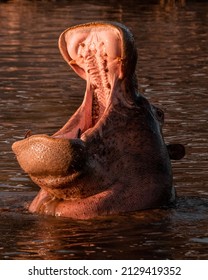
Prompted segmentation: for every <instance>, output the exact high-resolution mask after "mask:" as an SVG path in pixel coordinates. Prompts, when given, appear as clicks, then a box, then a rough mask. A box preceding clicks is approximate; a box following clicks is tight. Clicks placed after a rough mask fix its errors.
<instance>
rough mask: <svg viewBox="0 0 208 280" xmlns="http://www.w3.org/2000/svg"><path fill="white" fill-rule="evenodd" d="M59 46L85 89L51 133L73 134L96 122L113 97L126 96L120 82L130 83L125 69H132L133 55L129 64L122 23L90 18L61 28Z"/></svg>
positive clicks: (130, 47)
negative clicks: (69, 115)
mask: <svg viewBox="0 0 208 280" xmlns="http://www.w3.org/2000/svg"><path fill="white" fill-rule="evenodd" d="M126 41H127V44H126ZM59 49H60V52H61V54H62V56H63V58H64V59H65V60H66V62H67V63H68V64H69V65H70V67H71V68H72V69H73V70H74V71H75V72H76V73H77V74H78V75H79V76H80V77H81V78H83V79H85V80H86V92H85V96H84V100H83V103H82V105H81V106H80V108H79V109H78V110H77V112H76V113H75V114H74V115H73V116H72V118H71V119H70V120H69V121H68V122H67V123H66V124H65V125H64V127H63V128H62V129H60V130H59V131H58V132H57V133H55V134H54V135H53V136H54V137H63V138H76V137H80V136H81V135H82V134H83V133H84V132H85V131H87V130H88V129H90V128H92V127H94V126H95V125H96V124H97V123H99V122H100V120H101V119H102V118H103V116H104V115H105V113H106V111H107V109H108V107H109V106H110V104H112V103H114V102H115V99H124V96H126V93H125V91H126V88H125V86H123V89H121V85H122V83H124V84H125V83H126V84H128V85H129V84H131V79H132V77H129V73H131V71H132V69H133V72H134V64H135V59H133V61H131V65H130V64H129V61H128V57H129V55H127V54H126V53H131V55H132V53H135V48H134V43H133V40H132V38H131V33H129V31H128V30H127V29H126V28H125V27H124V26H122V25H120V24H116V23H113V24H112V23H101V22H94V23H88V24H83V25H78V26H74V27H71V28H69V29H67V30H65V31H64V32H63V33H62V34H61V36H60V38H59ZM131 55H130V56H131ZM133 58H134V57H133ZM129 65H130V67H129ZM119 95H120V96H119ZM122 95H123V96H122ZM74 120H76V121H74ZM75 123H76V125H74V124H75Z"/></svg>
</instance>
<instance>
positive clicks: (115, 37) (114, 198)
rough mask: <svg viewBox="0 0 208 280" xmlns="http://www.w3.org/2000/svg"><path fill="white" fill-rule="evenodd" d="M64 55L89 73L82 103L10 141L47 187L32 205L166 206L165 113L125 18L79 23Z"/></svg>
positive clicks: (170, 152)
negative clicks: (152, 93) (148, 87)
mask: <svg viewBox="0 0 208 280" xmlns="http://www.w3.org/2000/svg"><path fill="white" fill-rule="evenodd" d="M59 48H60V51H61V54H62V56H63V58H64V59H65V60H66V62H67V63H68V64H69V65H70V66H71V68H72V69H73V70H74V71H75V72H76V73H77V74H78V75H79V76H80V77H81V78H83V79H85V80H86V92H85V96H84V100H83V102H82V104H81V106H80V107H79V108H78V109H77V111H76V112H75V113H74V115H73V116H72V117H71V118H70V119H69V120H68V122H67V123H66V124H65V125H64V126H63V127H62V128H61V129H60V130H59V131H58V132H56V133H55V134H54V135H52V136H47V135H31V133H30V132H28V133H27V135H26V138H25V139H23V140H21V141H18V142H15V143H14V144H13V146H12V149H13V151H14V153H15V154H16V157H17V160H18V162H19V164H20V166H21V167H22V169H23V170H24V171H25V172H26V173H28V174H29V176H30V177H31V179H32V180H33V181H34V182H35V183H36V184H37V185H38V186H39V187H40V188H41V190H40V192H39V193H38V195H37V196H36V197H35V199H34V200H33V202H32V203H31V204H30V207H29V211H31V212H36V213H41V214H48V215H54V216H64V217H69V218H74V219H89V218H94V217H97V216H100V215H111V214H118V213H122V212H129V211H137V210H142V209H149V208H156V207H162V206H167V205H169V204H170V203H173V202H174V201H175V190H174V187H173V182H172V169H171V162H170V159H171V158H172V159H181V158H182V157H183V156H184V154H185V150H184V147H183V145H180V144H169V145H166V144H165V142H164V139H163V135H162V126H163V123H164V113H163V111H162V110H161V109H159V108H157V107H155V106H153V105H151V104H150V103H149V101H148V100H147V99H146V98H145V97H144V96H143V95H141V94H140V93H139V92H138V88H137V79H136V73H135V69H136V63H137V50H136V46H135V42H134V38H133V35H132V34H131V32H130V31H129V29H127V28H126V27H125V26H124V25H122V24H120V23H112V22H94V23H87V24H82V25H78V26H73V27H71V28H69V29H67V30H65V31H64V32H63V33H62V34H61V36H60V39H59Z"/></svg>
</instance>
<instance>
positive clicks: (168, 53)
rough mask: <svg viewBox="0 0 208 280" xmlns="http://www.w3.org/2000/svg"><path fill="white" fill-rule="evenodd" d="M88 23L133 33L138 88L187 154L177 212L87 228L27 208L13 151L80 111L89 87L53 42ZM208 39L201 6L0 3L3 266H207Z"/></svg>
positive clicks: (207, 11) (29, 190)
mask: <svg viewBox="0 0 208 280" xmlns="http://www.w3.org/2000/svg"><path fill="white" fill-rule="evenodd" d="M125 2H126V3H125ZM147 2H148V4H147ZM168 2H169V4H168ZM136 3H137V4H136ZM174 3H175V4H174ZM112 7H113V8H112ZM81 11H85V12H84V13H82V12H81ZM94 20H114V21H121V22H123V23H125V24H126V25H127V26H128V27H130V28H131V29H132V31H133V33H134V34H135V38H136V41H137V46H138V52H139V62H138V67H137V70H138V79H139V83H140V90H141V91H142V92H144V94H145V96H146V97H148V98H149V100H151V102H152V103H154V104H155V105H159V107H161V108H162V109H163V110H164V111H165V116H166V118H165V121H166V123H165V127H164V136H165V139H166V142H168V143H182V144H184V145H185V147H186V156H185V158H184V159H183V160H181V161H178V162H173V171H174V184H175V186H176V188H177V193H178V196H179V199H178V202H177V207H176V208H174V209H166V210H164V209H163V210H150V211H141V212H136V213H131V214H125V215H119V216H112V217H108V218H98V219H94V220H90V221H73V220H70V219H64V218H54V217H46V216H38V215H32V214H30V213H28V212H27V210H25V206H26V205H27V203H28V202H29V201H31V200H32V199H33V197H34V196H35V194H36V193H37V191H38V187H37V186H35V185H34V184H33V183H32V182H31V181H30V179H29V178H28V177H27V176H26V175H25V174H24V173H23V172H22V171H21V169H20V167H19V165H18V163H17V162H16V160H15V158H14V155H13V153H12V151H11V144H12V143H13V142H14V141H16V140H18V139H21V138H23V136H24V134H25V132H26V131H27V130H28V129H31V130H32V132H33V134H36V133H47V134H52V133H54V132H55V131H57V130H58V128H60V127H61V126H62V125H63V124H64V123H65V122H66V120H67V119H68V118H69V117H70V115H72V113H73V112H74V111H75V109H76V108H77V107H78V106H79V104H80V103H81V101H82V97H83V93H84V88H85V83H84V82H83V81H81V80H80V79H79V78H78V76H76V74H74V73H73V72H72V71H71V70H70V69H69V67H68V66H67V65H66V63H65V62H64V61H63V59H62V58H61V56H60V54H59V50H58V48H57V39H58V36H59V34H60V33H61V32H62V31H63V30H64V29H66V28H67V27H69V26H71V25H75V24H79V23H84V22H88V21H94ZM207 33H208V3H207V1H185V0H184V1H162V0H161V1H159V0H158V1H156V0H155V1H138V0H137V1H131V0H129V1H108V2H106V1H99V3H98V2H97V1H88V3H87V4H86V3H85V1H0V100H1V101H0V157H1V161H0V233H1V234H0V259H207V258H208V223H207V221H208V161H207V159H208V144H207V138H208V137H207V136H208V126H207V116H208V109H207V108H208V97H207V88H208V78H207V73H208V71H207V70H208V69H207V68H208V49H207V38H208V34H207Z"/></svg>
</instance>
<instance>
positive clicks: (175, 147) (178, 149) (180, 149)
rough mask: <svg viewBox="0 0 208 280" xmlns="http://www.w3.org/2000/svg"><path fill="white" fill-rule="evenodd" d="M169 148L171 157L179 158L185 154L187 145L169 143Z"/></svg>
mask: <svg viewBox="0 0 208 280" xmlns="http://www.w3.org/2000/svg"><path fill="white" fill-rule="evenodd" d="M167 149H168V153H169V156H170V158H171V159H175V160H179V159H182V158H183V157H184V156H185V147H184V146H183V145H182V144H169V145H167Z"/></svg>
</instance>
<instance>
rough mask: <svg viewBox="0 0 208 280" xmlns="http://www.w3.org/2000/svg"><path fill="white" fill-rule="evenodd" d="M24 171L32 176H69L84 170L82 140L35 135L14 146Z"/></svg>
mask: <svg viewBox="0 0 208 280" xmlns="http://www.w3.org/2000/svg"><path fill="white" fill-rule="evenodd" d="M12 150H13V152H14V153H15V155H16V157H17V160H18V162H19V164H20V166H21V167H22V169H23V170H24V171H25V172H26V173H28V174H29V175H31V176H42V177H44V176H48V175H51V176H67V175H69V174H73V173H74V172H77V171H79V170H81V169H82V167H83V165H84V164H85V158H86V151H85V150H86V149H85V145H84V142H83V141H82V140H80V139H59V138H53V137H50V136H47V135H44V134H43V135H42V134H41V135H34V136H30V137H28V138H26V139H23V140H20V141H17V142H15V143H14V144H13V145H12Z"/></svg>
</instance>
